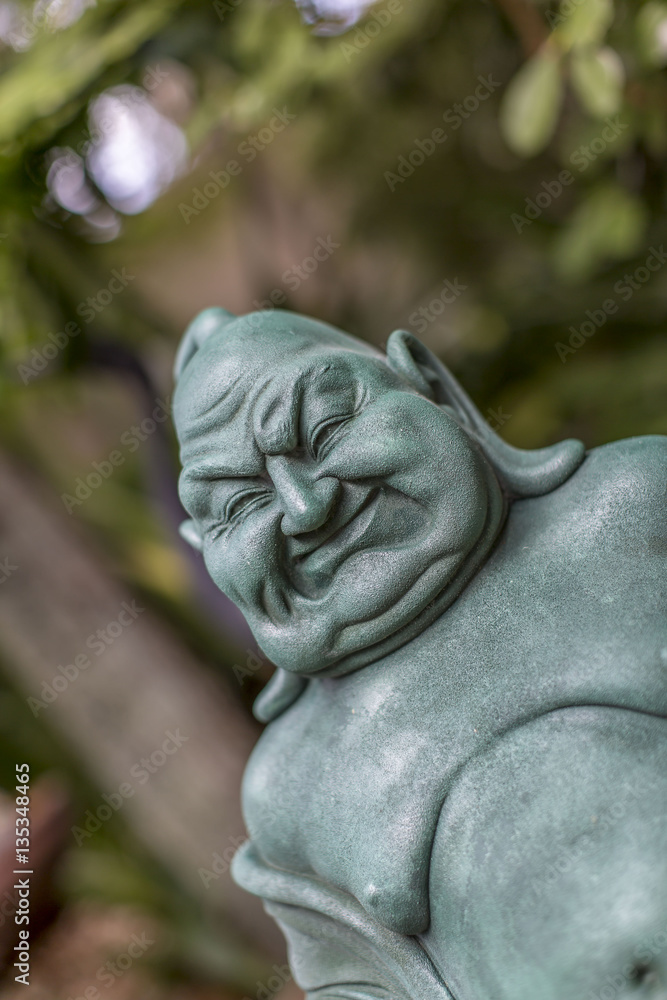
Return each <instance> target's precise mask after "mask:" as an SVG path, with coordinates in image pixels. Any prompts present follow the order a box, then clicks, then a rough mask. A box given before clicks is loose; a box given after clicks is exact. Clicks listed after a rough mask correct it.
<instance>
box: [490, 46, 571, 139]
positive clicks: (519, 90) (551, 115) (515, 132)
mask: <svg viewBox="0 0 667 1000" xmlns="http://www.w3.org/2000/svg"><path fill="white" fill-rule="evenodd" d="M562 100H563V80H562V76H561V70H560V58H559V57H558V56H556V55H555V54H554V53H553V52H552V51H550V50H548V49H543V50H542V51H541V52H538V53H537V55H535V56H533V58H532V59H529V61H528V62H527V63H526V64H525V66H523V67H522V69H520V70H519V72H518V73H517V75H516V76H515V77H514V79H513V80H512V82H511V83H510V84H509V86H508V88H507V90H506V91H505V95H504V97H503V103H502V107H501V110H500V127H501V130H502V133H503V136H504V138H505V141H506V142H507V145H508V146H509V147H510V149H512V150H513V151H514V152H515V153H517V154H518V155H519V156H534V155H535V154H536V153H539V152H541V151H542V150H543V149H544V147H545V146H546V145H547V144H548V142H549V140H550V139H551V137H552V135H553V133H554V131H555V128H556V124H557V122H558V116H559V113H560V107H561V103H562Z"/></svg>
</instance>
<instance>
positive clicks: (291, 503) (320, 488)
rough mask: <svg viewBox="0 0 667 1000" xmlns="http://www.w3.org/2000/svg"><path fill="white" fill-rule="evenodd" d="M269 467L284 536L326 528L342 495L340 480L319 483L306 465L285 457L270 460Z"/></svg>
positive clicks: (280, 456) (329, 477)
mask: <svg viewBox="0 0 667 1000" xmlns="http://www.w3.org/2000/svg"><path fill="white" fill-rule="evenodd" d="M266 467H267V472H268V473H269V475H270V476H271V480H272V481H273V486H274V489H275V491H276V494H277V496H278V499H279V500H280V503H281V506H282V509H283V517H282V521H281V528H282V531H283V534H284V535H300V534H303V533H305V532H307V531H317V529H318V528H321V527H322V526H323V525H324V524H326V522H327V521H328V520H329V517H330V515H331V512H332V510H333V508H334V506H335V503H336V498H337V496H338V492H339V487H340V484H339V482H338V480H337V479H333V478H332V477H331V476H327V477H325V478H322V479H316V478H315V477H314V475H313V473H312V471H311V470H310V469H309V468H307V467H306V466H305V465H304V463H303V462H300V461H299V460H298V459H295V458H288V457H286V456H284V455H277V456H273V457H271V458H267V463H266Z"/></svg>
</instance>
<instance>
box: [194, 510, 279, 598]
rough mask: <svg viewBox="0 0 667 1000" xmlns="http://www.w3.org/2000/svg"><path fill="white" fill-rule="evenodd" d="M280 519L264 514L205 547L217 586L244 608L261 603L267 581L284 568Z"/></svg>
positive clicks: (207, 559)
mask: <svg viewBox="0 0 667 1000" xmlns="http://www.w3.org/2000/svg"><path fill="white" fill-rule="evenodd" d="M281 538H282V535H281V532H280V530H279V518H278V517H277V516H276V515H275V514H273V515H271V514H270V513H266V512H263V511H257V512H255V515H254V516H252V515H250V516H249V517H248V518H247V519H246V520H245V521H244V522H243V523H242V524H239V525H237V526H236V527H234V528H233V529H232V530H231V531H228V532H227V533H226V534H224V535H221V536H220V538H218V539H215V540H213V541H211V542H208V543H206V544H205V546H204V562H205V563H206V568H207V570H208V572H209V574H210V576H211V578H212V579H213V581H214V582H215V583H216V585H217V586H218V587H219V588H220V590H222V591H223V593H225V594H226V595H227V597H229V598H231V600H233V601H235V603H236V604H239V605H240V606H242V607H250V606H252V605H253V604H256V603H257V601H258V600H259V595H260V593H261V588H262V586H263V585H264V582H265V581H266V579H267V577H269V576H270V575H272V574H274V573H275V571H276V570H277V569H279V568H280V566H281V565H282V561H283V558H284V556H283V547H282V544H281Z"/></svg>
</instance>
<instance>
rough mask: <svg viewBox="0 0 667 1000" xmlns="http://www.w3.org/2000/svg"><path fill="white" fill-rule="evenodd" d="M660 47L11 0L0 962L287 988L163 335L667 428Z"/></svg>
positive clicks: (1, 147) (442, 1)
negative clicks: (25, 849)
mask: <svg viewBox="0 0 667 1000" xmlns="http://www.w3.org/2000/svg"><path fill="white" fill-rule="evenodd" d="M666 66H667V3H663V2H656V0H646V2H639V0H633V2H630V0H628V2H626V0H616V2H613V0H563V2H561V3H558V2H540V0H379V2H377V3H375V4H370V3H368V2H367V0H296V3H295V2H294V0H188V2H184V0H97V2H96V0H34V2H26V3H23V2H18V0H10V2H4V0H3V2H0V352H1V355H0V357H1V385H0V415H1V418H2V419H1V432H0V433H1V439H0V679H1V686H0V783H1V787H2V794H1V795H0V961H1V963H2V966H3V967H4V969H5V979H4V982H3V985H2V986H0V996H2V997H3V998H5V997H6V998H14V997H18V996H27V997H30V998H32V997H34V998H36V1000H42V998H44V1000H47V998H48V1000H68V998H69V1000H80V998H84V1000H99V998H100V997H108V998H109V1000H120V998H123V1000H135V998H136V1000H139V998H141V1000H224V998H241V997H245V998H247V1000H269V998H271V997H274V996H280V997H281V1000H296V998H298V997H299V996H300V994H299V991H298V990H297V989H296V988H295V987H294V985H293V984H292V983H291V982H290V981H289V973H288V970H287V969H286V967H285V965H284V962H285V955H284V949H283V944H282V940H281V938H280V936H279V935H278V933H277V932H276V931H275V930H274V928H273V927H272V925H271V923H270V922H269V921H268V920H267V918H266V917H265V916H264V915H263V912H262V910H261V908H260V907H259V906H258V905H257V903H256V901H255V900H253V899H251V898H250V897H246V896H245V894H243V893H241V892H240V891H239V890H237V889H235V887H234V886H233V884H232V882H231V880H230V877H229V863H230V860H231V857H232V856H233V853H234V851H235V849H236V848H237V847H238V845H239V844H240V843H241V842H242V840H243V837H244V831H243V822H242V818H241V815H240V808H239V784H240V779H241V774H242V771H243V767H244V763H245V760H246V759H247V756H248V754H249V753H250V750H251V748H252V746H253V743H254V742H255V740H256V739H257V737H258V735H259V731H260V727H259V726H258V725H257V724H256V723H255V722H254V721H253V719H252V716H251V714H250V707H251V705H252V701H253V700H254V698H255V696H256V695H257V693H258V691H259V690H260V689H261V687H262V686H263V685H264V684H265V683H266V681H267V679H268V678H269V677H270V675H271V670H272V668H271V665H270V664H269V663H267V662H266V660H265V659H264V657H263V656H262V655H261V654H259V653H258V651H257V649H256V647H255V646H254V644H253V642H252V639H251V637H250V636H249V635H248V632H247V629H246V627H245V624H244V622H243V620H242V618H241V617H240V615H239V614H238V612H237V611H236V610H235V609H234V608H233V607H232V606H231V605H230V604H229V602H228V601H227V600H226V599H225V598H223V597H222V595H220V594H218V593H217V592H215V590H214V588H213V587H212V586H211V585H210V584H209V582H208V580H207V578H206V575H205V573H204V572H203V569H202V565H201V562H200V561H199V557H197V556H196V555H194V554H193V553H191V552H190V551H188V550H187V549H186V547H185V546H184V544H182V543H181V542H180V541H179V538H178V535H177V531H176V529H177V525H178V523H179V521H180V519H181V517H182V512H181V510H180V508H179V503H178V498H177V494H176V485H175V484H176V479H177V474H178V463H177V453H176V448H175V442H174V437H173V432H172V429H171V423H170V400H171V394H172V381H171V366H172V362H173V356H174V352H175V349H176V345H177V342H178V338H179V336H180V334H181V333H182V331H183V329H184V327H185V325H186V324H187V323H188V322H189V321H190V320H191V319H192V318H193V316H194V315H195V314H196V313H197V311H198V310H200V309H202V308H204V307H206V306H210V305H223V306H225V307H226V308H228V309H230V310H232V311H234V312H239V313H243V312H248V311H252V310H255V309H260V308H285V309H292V310H296V311H299V312H305V313H308V314H311V315H313V316H316V317H318V318H321V319H324V320H326V321H328V322H330V323H333V324H335V325H338V326H340V327H342V328H344V329H346V330H348V331H350V332H351V333H353V334H355V335H357V336H359V337H362V338H366V339H368V340H370V341H372V342H374V343H376V344H383V343H384V342H385V341H386V338H387V337H388V335H389V334H390V333H391V331H392V330H394V329H396V328H398V327H403V328H407V329H410V330H412V331H413V332H414V333H416V334H417V335H418V336H420V337H421V338H422V339H423V340H424V342H425V343H426V344H428V346H429V347H431V348H432V349H433V350H434V351H436V352H437V353H438V354H439V355H440V357H441V358H442V359H443V360H444V361H445V362H446V363H447V364H448V365H449V366H450V367H451V368H452V369H453V371H454V372H455V373H456V374H457V376H458V377H459V378H460V379H461V380H462V381H463V383H464V384H465V386H466V387H467V389H468V390H469V392H470V393H471V395H472V396H473V398H474V399H475V401H476V402H477V404H478V406H479V407H480V409H481V410H482V412H483V413H484V414H485V415H486V416H487V418H488V420H489V421H490V423H491V424H492V425H493V426H494V428H495V429H496V430H499V431H500V433H501V434H502V435H503V436H504V437H506V439H507V440H509V441H511V442H512V443H513V444H516V445H520V446H524V447H534V446H537V447H539V446H543V445H547V444H550V443H552V442H554V441H557V440H558V439H560V438H562V437H564V436H571V435H574V436H577V437H581V438H582V439H583V440H584V441H585V442H586V444H587V445H588V446H590V447H593V446H597V445H602V444H604V443H605V442H607V441H610V440H613V439H615V438H618V437H622V436H632V435H634V434H643V433H663V434H664V433H667V413H666V407H665V399H666V395H667V394H666V391H665V390H666V388H667V339H666V337H665V326H666V322H665V317H666V313H667V266H666V265H667V251H666V250H665V246H664V245H663V243H662V242H661V241H665V243H667V215H666V209H667V183H666V176H665V170H664V165H665V158H666V156H667V78H666V76H665V67H666ZM22 764H27V765H29V768H30V772H29V773H30V782H29V785H30V790H31V807H30V818H31V824H32V825H31V844H30V863H31V865H32V869H33V870H34V872H35V875H34V876H33V880H32V883H31V923H30V931H31V955H32V959H31V976H30V980H31V985H30V986H29V987H28V988H26V987H25V986H23V985H22V984H20V983H18V984H17V983H16V982H15V980H14V977H15V975H18V974H19V973H20V970H19V972H17V970H16V968H15V967H14V966H13V963H14V961H16V954H17V953H16V952H15V950H14V946H15V944H16V941H17V937H16V934H17V931H18V929H19V928H18V926H17V925H16V923H15V919H14V918H15V915H16V910H17V906H18V905H19V904H18V899H17V896H16V891H15V889H14V888H13V886H14V883H15V879H16V876H15V875H14V874H13V872H14V869H15V867H16V866H17V864H19V862H18V861H17V860H16V857H15V846H16V845H15V830H14V823H15V819H16V813H15V808H16V802H15V799H16V794H17V792H16V791H15V789H16V767H17V765H22ZM21 773H25V772H24V771H23V772H21ZM20 787H22V786H20Z"/></svg>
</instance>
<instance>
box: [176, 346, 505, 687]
mask: <svg viewBox="0 0 667 1000" xmlns="http://www.w3.org/2000/svg"><path fill="white" fill-rule="evenodd" d="M190 369H192V371H190ZM190 369H189V370H188V373H187V375H188V377H187V379H184V380H183V381H185V382H186V385H185V386H182V385H181V386H179V393H178V394H177V401H176V422H177V426H178V430H179V436H180V437H181V440H182V443H183V452H182V457H183V464H184V468H183V473H182V476H181V484H180V488H181V497H182V501H183V504H184V506H185V507H186V509H187V510H188V511H189V513H190V515H191V516H192V518H193V519H194V521H195V522H196V525H197V528H198V530H199V533H200V535H201V538H202V551H203V555H204V559H205V561H206V565H207V568H208V571H209V573H210V575H211V576H212V578H213V580H214V581H215V582H216V583H217V585H218V586H219V587H220V589H221V590H222V591H224V593H226V594H227V595H228V596H229V597H230V598H231V599H232V600H233V601H235V602H236V603H237V604H238V605H239V607H240V608H241V609H242V611H243V612H244V614H245V616H246V618H247V619H248V622H249V624H250V626H251V628H252V630H253V632H254V634H255V636H256V638H257V640H258V642H259V644H260V645H261V647H262V648H263V649H264V651H265V652H266V654H267V655H268V656H269V657H270V658H271V659H272V660H273V661H274V662H275V663H276V664H278V665H279V666H281V667H283V668H284V669H286V670H293V671H298V672H300V673H317V672H318V671H320V670H324V669H326V668H329V667H331V665H332V664H335V663H336V662H337V661H340V660H342V659H344V658H345V657H348V656H350V655H351V654H353V653H356V652H357V651H358V650H360V649H364V648H366V647H369V646H372V645H374V644H375V643H377V642H380V641H382V640H384V639H385V638H386V637H387V636H390V635H392V634H393V633H394V632H396V631H397V630H399V629H401V628H403V627H404V626H405V625H407V624H408V623H409V622H411V621H412V620H413V619H414V618H415V617H416V616H417V615H418V614H419V613H420V612H421V611H422V610H423V609H424V608H426V607H427V605H429V604H430V602H431V601H433V600H434V598H436V597H437V596H438V595H439V594H440V593H441V592H442V590H443V589H444V588H445V587H446V586H447V585H448V583H449V582H450V581H451V580H452V579H453V578H454V576H455V575H456V574H457V571H458V570H459V568H460V567H461V565H462V564H463V562H464V561H465V559H466V556H467V555H468V553H469V552H470V551H471V549H472V548H473V547H474V546H475V543H476V542H477V540H478V538H479V537H480V534H481V532H482V530H483V528H484V524H485V520H486V517H487V507H488V496H487V492H488V490H487V478H486V474H485V471H484V468H483V466H484V460H483V458H482V456H481V454H480V452H479V451H478V450H477V449H476V448H475V447H474V446H473V445H472V444H471V442H470V440H469V438H468V436H467V435H466V433H465V432H464V431H463V430H462V429H461V428H460V427H459V425H458V424H457V422H456V421H455V420H454V419H453V418H452V417H451V416H450V415H449V414H448V413H447V412H446V411H444V410H443V409H441V408H440V407H438V406H436V405H435V404H434V403H432V402H431V401H430V400H428V399H426V398H425V397H424V396H421V395H419V394H418V393H417V392H416V391H414V390H413V389H411V388H410V387H409V386H408V384H407V383H406V382H405V381H404V380H403V379H402V378H401V377H400V376H399V375H398V374H396V373H395V372H394V371H393V370H392V369H391V368H390V367H389V365H388V364H387V363H386V362H385V360H384V359H383V358H382V357H381V356H379V355H377V356H374V355H373V354H372V353H371V352H370V351H363V352H362V351H361V350H360V351H359V352H357V351H355V350H350V349H346V348H341V347H340V346H331V345H325V344H318V343H317V342H310V343H308V342H307V341H303V342H299V344H298V345H297V346H296V347H295V346H294V345H290V349H289V350H285V351H282V352H276V350H275V345H272V346H271V347H268V346H267V345H266V343H264V342H263V341H262V340H261V339H260V340H258V341H257V342H254V341H252V340H250V341H245V340H243V339H239V340H238V341H237V342H236V343H235V342H234V341H232V342H231V344H225V345H221V346H220V347H219V349H218V351H217V352H214V351H207V350H206V349H204V350H202V351H200V356H199V355H198V356H197V357H196V358H195V360H194V361H193V362H192V363H191V366H190Z"/></svg>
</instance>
